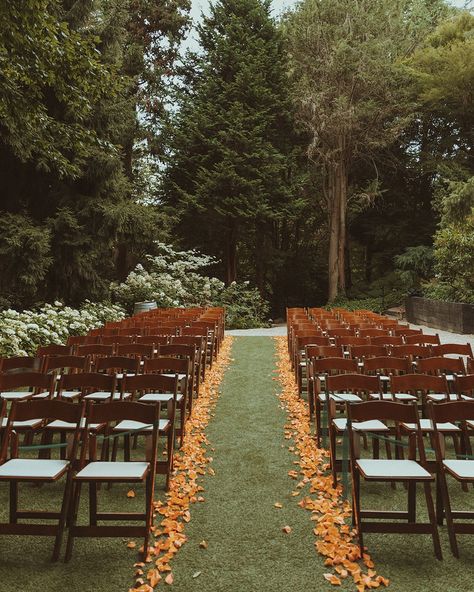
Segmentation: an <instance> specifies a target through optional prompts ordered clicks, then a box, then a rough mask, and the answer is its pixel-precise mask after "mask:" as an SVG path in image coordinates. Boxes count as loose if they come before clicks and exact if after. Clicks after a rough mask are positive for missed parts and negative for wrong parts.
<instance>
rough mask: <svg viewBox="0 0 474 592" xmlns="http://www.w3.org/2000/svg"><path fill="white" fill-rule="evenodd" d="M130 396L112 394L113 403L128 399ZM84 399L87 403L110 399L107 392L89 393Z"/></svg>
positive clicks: (129, 394) (127, 394)
mask: <svg viewBox="0 0 474 592" xmlns="http://www.w3.org/2000/svg"><path fill="white" fill-rule="evenodd" d="M131 396H132V394H131V393H124V394H123V395H121V394H120V393H114V401H117V400H119V399H122V398H123V399H128V398H130V397H131ZM84 399H86V400H88V401H107V399H110V393H109V392H107V391H97V392H95V393H90V394H89V395H86V396H85V397H84Z"/></svg>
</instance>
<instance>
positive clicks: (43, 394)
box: [33, 391, 49, 399]
mask: <svg viewBox="0 0 474 592" xmlns="http://www.w3.org/2000/svg"><path fill="white" fill-rule="evenodd" d="M48 397H49V393H48V392H46V391H45V392H44V393H39V394H38V395H34V396H33V399H47V398H48Z"/></svg>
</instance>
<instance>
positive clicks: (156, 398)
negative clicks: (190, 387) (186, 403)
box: [138, 393, 184, 403]
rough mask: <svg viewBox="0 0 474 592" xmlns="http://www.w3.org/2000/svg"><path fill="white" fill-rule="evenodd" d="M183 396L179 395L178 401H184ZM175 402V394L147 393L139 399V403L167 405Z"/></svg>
mask: <svg viewBox="0 0 474 592" xmlns="http://www.w3.org/2000/svg"><path fill="white" fill-rule="evenodd" d="M183 396H184V395H182V394H178V397H177V401H178V402H180V401H182V400H183ZM172 400H173V393H147V394H146V395H143V396H142V397H140V398H139V399H138V402H139V403H167V402H168V401H172Z"/></svg>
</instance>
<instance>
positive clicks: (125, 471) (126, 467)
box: [66, 377, 160, 561]
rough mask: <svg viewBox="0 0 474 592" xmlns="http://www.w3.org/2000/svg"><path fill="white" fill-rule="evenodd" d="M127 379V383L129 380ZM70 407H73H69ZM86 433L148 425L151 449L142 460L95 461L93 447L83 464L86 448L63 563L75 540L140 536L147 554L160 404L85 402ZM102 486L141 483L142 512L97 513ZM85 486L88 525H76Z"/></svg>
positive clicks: (111, 432) (70, 512)
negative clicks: (99, 427)
mask: <svg viewBox="0 0 474 592" xmlns="http://www.w3.org/2000/svg"><path fill="white" fill-rule="evenodd" d="M133 378H134V377H131V378H130V380H133ZM71 407H73V406H71ZM86 418H87V424H86V431H87V434H88V437H89V438H91V439H93V440H94V439H96V438H97V436H96V434H95V433H94V432H89V430H88V426H89V425H90V424H105V425H106V426H107V428H106V435H107V436H109V435H113V434H114V429H115V427H116V425H124V424H126V423H132V424H136V423H138V424H140V425H141V426H148V427H147V429H148V431H147V435H148V436H150V439H151V446H148V447H147V458H146V459H145V460H143V461H122V462H120V461H115V460H112V461H97V459H96V456H95V453H94V451H95V449H96V446H89V449H90V450H91V451H92V454H93V456H92V458H91V459H90V462H89V463H88V464H86V447H83V450H82V454H81V469H80V470H79V472H78V473H77V474H76V475H75V477H74V495H73V502H72V504H71V506H70V510H69V525H70V526H69V536H68V540H67V546H66V561H69V560H70V558H71V556H72V549H73V545H74V539H75V538H76V537H143V541H144V544H143V556H144V557H145V558H146V557H147V555H148V544H149V538H150V529H151V527H152V525H153V492H154V488H155V475H156V464H157V446H158V426H159V424H160V405H159V404H157V405H144V404H142V403H137V402H133V401H112V402H110V403H108V404H107V405H97V404H94V403H89V405H88V407H87V413H86ZM102 483H144V484H145V489H146V499H145V511H144V512H138V513H137V512H99V511H98V508H97V489H98V486H99V484H102ZM83 484H88V486H89V524H88V525H87V526H86V525H84V526H83V525H78V524H77V513H78V509H79V503H80V497H81V488H82V485H83ZM99 521H117V522H118V521H139V522H143V523H144V524H143V525H140V526H132V525H99V524H98V522H99Z"/></svg>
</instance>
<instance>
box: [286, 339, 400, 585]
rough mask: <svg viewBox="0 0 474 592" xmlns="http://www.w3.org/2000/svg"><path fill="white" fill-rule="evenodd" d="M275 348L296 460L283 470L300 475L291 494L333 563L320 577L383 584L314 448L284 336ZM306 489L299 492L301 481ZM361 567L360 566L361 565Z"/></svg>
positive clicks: (323, 456)
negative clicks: (295, 466) (309, 518)
mask: <svg viewBox="0 0 474 592" xmlns="http://www.w3.org/2000/svg"><path fill="white" fill-rule="evenodd" d="M275 340H276V343H277V352H278V381H279V382H280V384H281V387H282V390H281V394H280V395H279V401H280V403H281V404H282V405H283V407H284V409H285V410H286V412H287V417H288V421H287V424H286V425H285V427H284V436H285V439H287V440H292V441H293V442H292V443H291V445H290V446H289V449H290V450H292V451H293V452H294V454H295V455H296V456H297V458H298V460H296V461H294V464H295V465H297V466H298V467H299V469H298V470H291V471H289V472H288V475H289V476H290V477H292V478H293V479H301V477H300V476H302V479H301V480H300V482H299V483H298V485H297V486H296V487H297V489H298V490H297V491H293V492H292V494H291V495H292V496H294V497H297V496H298V495H300V494H302V498H301V499H300V501H299V502H298V505H299V506H300V507H301V508H304V509H305V510H307V511H309V512H311V520H312V521H313V526H314V528H313V532H314V534H315V535H316V537H317V540H316V541H315V547H316V550H317V552H318V553H320V554H321V555H323V557H325V560H324V565H326V566H327V567H330V568H333V569H334V570H335V571H336V572H337V574H338V575H336V574H334V573H327V574H325V576H324V577H325V578H326V580H327V581H328V582H330V583H331V584H332V585H334V586H340V585H341V579H340V578H343V579H344V578H346V577H348V576H350V577H352V579H353V581H354V584H355V585H356V586H357V589H358V590H360V591H361V592H362V591H364V590H369V589H371V588H378V587H379V586H380V585H383V586H388V585H389V583H390V582H389V580H388V579H387V578H383V577H382V576H379V575H377V573H376V571H375V570H374V569H373V568H374V563H373V561H372V559H371V557H370V555H369V554H368V553H364V555H363V556H362V557H361V554H360V550H359V546H358V544H357V542H356V539H355V536H356V533H355V530H354V529H353V528H352V526H351V507H350V504H349V502H348V501H347V500H344V499H343V497H342V488H341V487H340V486H338V487H337V488H336V489H335V488H334V487H333V486H332V476H331V474H330V473H329V472H328V467H329V453H328V451H327V450H324V449H322V448H318V446H317V444H316V440H315V439H314V436H313V433H312V431H311V426H310V423H309V419H308V417H309V410H308V404H307V403H306V402H305V401H304V400H303V399H302V398H301V397H300V396H299V394H298V388H297V385H296V384H295V380H294V373H293V371H292V369H291V363H290V360H289V357H288V348H287V340H286V338H285V337H276V338H275ZM306 485H307V486H308V487H309V494H306V493H304V494H303V489H304V487H305V486H306ZM364 568H365V569H366V570H367V573H364V572H363V569H364Z"/></svg>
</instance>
